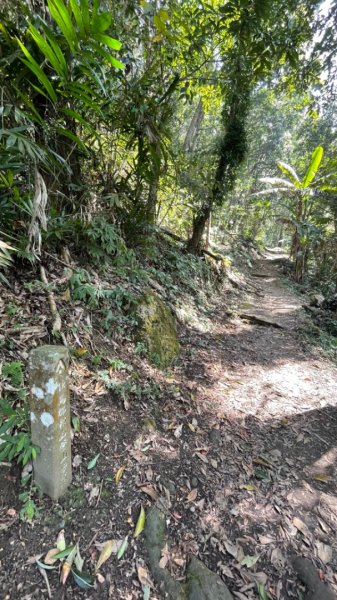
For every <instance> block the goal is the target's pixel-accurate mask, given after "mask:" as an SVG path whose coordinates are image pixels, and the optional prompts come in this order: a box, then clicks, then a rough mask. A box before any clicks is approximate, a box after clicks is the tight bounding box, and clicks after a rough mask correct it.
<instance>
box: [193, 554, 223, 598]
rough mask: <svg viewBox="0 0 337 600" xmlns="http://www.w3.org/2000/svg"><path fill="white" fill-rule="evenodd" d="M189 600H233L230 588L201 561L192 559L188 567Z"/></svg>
mask: <svg viewBox="0 0 337 600" xmlns="http://www.w3.org/2000/svg"><path fill="white" fill-rule="evenodd" d="M186 587H187V598H188V600H233V596H232V594H231V593H230V591H229V589H228V587H227V586H226V585H225V584H224V582H223V581H222V579H221V578H220V577H219V575H217V574H216V573H213V572H212V571H210V570H209V569H208V568H207V567H206V566H205V565H204V563H203V562H201V560H198V559H197V558H196V557H195V556H193V557H192V559H191V562H190V564H189V565H188V567H187V582H186Z"/></svg>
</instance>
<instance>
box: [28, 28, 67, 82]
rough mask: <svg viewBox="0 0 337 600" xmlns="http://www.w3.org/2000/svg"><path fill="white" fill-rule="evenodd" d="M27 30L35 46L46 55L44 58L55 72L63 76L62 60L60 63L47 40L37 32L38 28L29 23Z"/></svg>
mask: <svg viewBox="0 0 337 600" xmlns="http://www.w3.org/2000/svg"><path fill="white" fill-rule="evenodd" d="M29 31H30V34H31V36H32V38H33V40H34V42H35V43H36V44H37V46H38V47H39V48H40V50H41V52H42V54H44V56H45V57H46V59H47V60H48V61H49V62H50V64H51V66H52V67H54V69H55V71H56V73H58V75H60V76H61V77H64V76H65V70H64V62H63V61H62V62H61V63H60V61H59V59H58V57H57V56H56V55H55V52H54V50H53V49H52V48H51V47H50V46H49V44H48V42H47V41H46V40H45V38H44V37H43V36H42V35H41V34H40V33H39V32H38V30H37V29H36V28H35V27H34V25H32V24H31V23H30V24H29Z"/></svg>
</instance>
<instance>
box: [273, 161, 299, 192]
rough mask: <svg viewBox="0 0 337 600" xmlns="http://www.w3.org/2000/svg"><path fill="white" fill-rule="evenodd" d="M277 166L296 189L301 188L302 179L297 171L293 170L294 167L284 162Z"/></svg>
mask: <svg viewBox="0 0 337 600" xmlns="http://www.w3.org/2000/svg"><path fill="white" fill-rule="evenodd" d="M277 166H278V168H279V169H280V170H281V171H282V173H284V174H285V175H287V176H288V177H289V179H290V180H291V181H292V182H293V184H294V185H295V187H299V185H300V179H299V177H298V175H297V173H296V171H295V169H293V167H292V166H291V165H287V164H286V163H284V162H278V163H277Z"/></svg>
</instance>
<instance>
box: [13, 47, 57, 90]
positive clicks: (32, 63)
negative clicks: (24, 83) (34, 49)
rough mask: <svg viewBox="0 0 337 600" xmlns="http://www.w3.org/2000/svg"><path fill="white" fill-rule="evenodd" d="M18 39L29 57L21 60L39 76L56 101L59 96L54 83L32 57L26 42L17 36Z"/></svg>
mask: <svg viewBox="0 0 337 600" xmlns="http://www.w3.org/2000/svg"><path fill="white" fill-rule="evenodd" d="M16 39H17V42H18V44H19V46H20V48H21V50H22V52H23V53H24V54H25V56H26V57H27V60H26V59H25V58H21V61H22V62H23V63H24V64H25V65H26V66H27V67H28V68H29V69H30V70H31V71H32V73H34V75H35V76H36V77H37V78H38V80H39V82H40V83H41V84H42V85H43V87H44V88H45V90H46V92H47V93H48V96H49V98H50V99H51V100H52V101H53V102H56V100H57V96H56V94H55V91H54V88H53V86H52V84H51V83H50V81H49V79H48V77H47V75H46V74H45V73H44V72H43V71H42V69H41V67H40V66H39V65H38V64H37V62H36V60H35V59H34V58H33V57H32V55H31V54H30V52H29V50H27V48H26V47H25V46H24V44H23V43H22V42H21V41H20V40H19V39H18V38H16Z"/></svg>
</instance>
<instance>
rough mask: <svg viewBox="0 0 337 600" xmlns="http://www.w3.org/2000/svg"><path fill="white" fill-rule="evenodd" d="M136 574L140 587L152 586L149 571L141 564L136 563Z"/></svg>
mask: <svg viewBox="0 0 337 600" xmlns="http://www.w3.org/2000/svg"><path fill="white" fill-rule="evenodd" d="M137 575H138V579H139V581H140V583H141V585H142V587H144V586H146V585H147V586H149V587H151V586H152V581H151V579H150V575H149V572H148V570H147V569H146V568H145V567H144V566H143V565H140V564H137Z"/></svg>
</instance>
